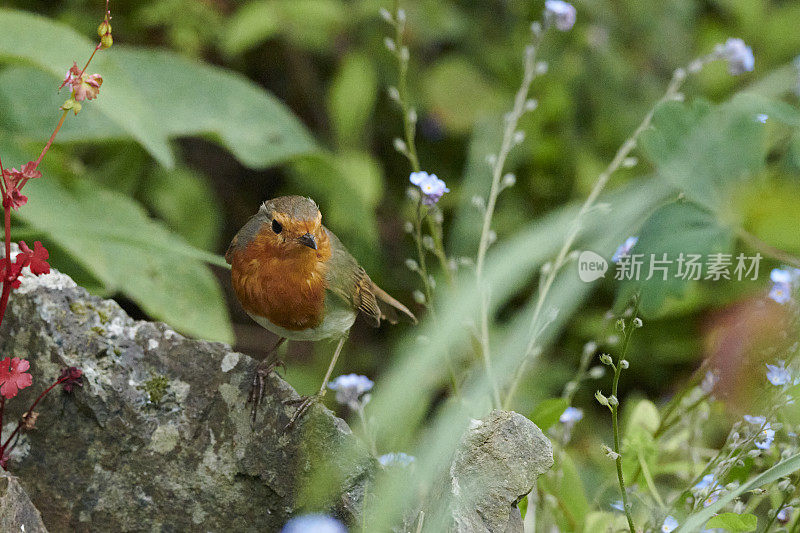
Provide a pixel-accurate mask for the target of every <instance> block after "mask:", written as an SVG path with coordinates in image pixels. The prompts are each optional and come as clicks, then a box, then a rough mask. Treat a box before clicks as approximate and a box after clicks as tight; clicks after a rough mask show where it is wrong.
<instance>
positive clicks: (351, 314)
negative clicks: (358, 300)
mask: <svg viewBox="0 0 800 533" xmlns="http://www.w3.org/2000/svg"><path fill="white" fill-rule="evenodd" d="M248 314H249V315H250V318H252V319H253V320H255V321H256V322H257V323H258V324H259V325H260V326H261V327H263V328H266V329H268V330H269V331H271V332H272V333H274V334H275V335H278V336H279V337H285V338H287V339H289V340H290V341H319V340H322V339H328V338H331V337H341V336H343V335H345V334H347V332H348V331H349V330H350V328H351V327H352V326H353V322H355V321H356V312H355V311H354V310H352V309H345V308H342V307H338V308H333V309H331V308H329V307H327V306H326V310H325V319H324V320H323V321H322V324H320V325H319V326H317V327H315V328H310V329H302V330H299V331H298V330H292V329H286V328H282V327H280V326H276V325H275V324H273V323H272V322H270V321H269V320H268V319H267V318H264V317H263V316H258V315H253V314H250V313H248Z"/></svg>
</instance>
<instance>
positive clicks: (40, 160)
mask: <svg viewBox="0 0 800 533" xmlns="http://www.w3.org/2000/svg"><path fill="white" fill-rule="evenodd" d="M68 114H69V109H65V110H64V112H63V113H61V120H59V121H58V124H56V129H54V130H53V134H52V135H50V139H48V141H47V144H45V145H44V148H42V153H40V154H39V157H38V158H37V159H36V166H37V167H38V166H39V163H41V162H42V159H43V158H44V154H46V153H47V151H48V150H49V149H50V146H52V144H53V141H54V140H55V138H56V135H58V132H59V130H61V126H63V125H64V120H65V119H66V118H67V115H68ZM27 182H28V180H27V179H25V180H23V181H22V183H20V185H19V189H20V190H22V187H24V186H25V184H26V183H27Z"/></svg>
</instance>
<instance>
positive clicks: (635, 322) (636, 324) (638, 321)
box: [633, 316, 644, 328]
mask: <svg viewBox="0 0 800 533" xmlns="http://www.w3.org/2000/svg"><path fill="white" fill-rule="evenodd" d="M643 325H644V323H642V319H641V318H639V317H638V316H637V317H636V318H634V319H633V327H635V328H640V327H642V326H643Z"/></svg>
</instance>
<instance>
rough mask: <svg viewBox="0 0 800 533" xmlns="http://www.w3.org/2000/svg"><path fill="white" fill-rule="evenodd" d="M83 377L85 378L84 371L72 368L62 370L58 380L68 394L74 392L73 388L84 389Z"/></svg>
mask: <svg viewBox="0 0 800 533" xmlns="http://www.w3.org/2000/svg"><path fill="white" fill-rule="evenodd" d="M81 376H83V370H81V369H80V368H78V367H74V366H70V367H67V368H65V369H63V370H61V374H60V375H59V376H58V380H59V381H60V382H61V385H63V387H64V390H65V391H66V392H72V388H73V387H75V386H76V385H77V386H78V387H83V382H82V381H81Z"/></svg>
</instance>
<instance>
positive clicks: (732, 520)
mask: <svg viewBox="0 0 800 533" xmlns="http://www.w3.org/2000/svg"><path fill="white" fill-rule="evenodd" d="M757 526H758V518H757V517H756V515H753V514H750V513H745V514H736V513H722V514H718V515H717V516H715V517H714V518H712V519H711V520H709V521H708V522H707V523H706V528H709V529H714V528H722V529H725V530H726V531H737V532H746V531H755V530H756V527H757Z"/></svg>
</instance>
